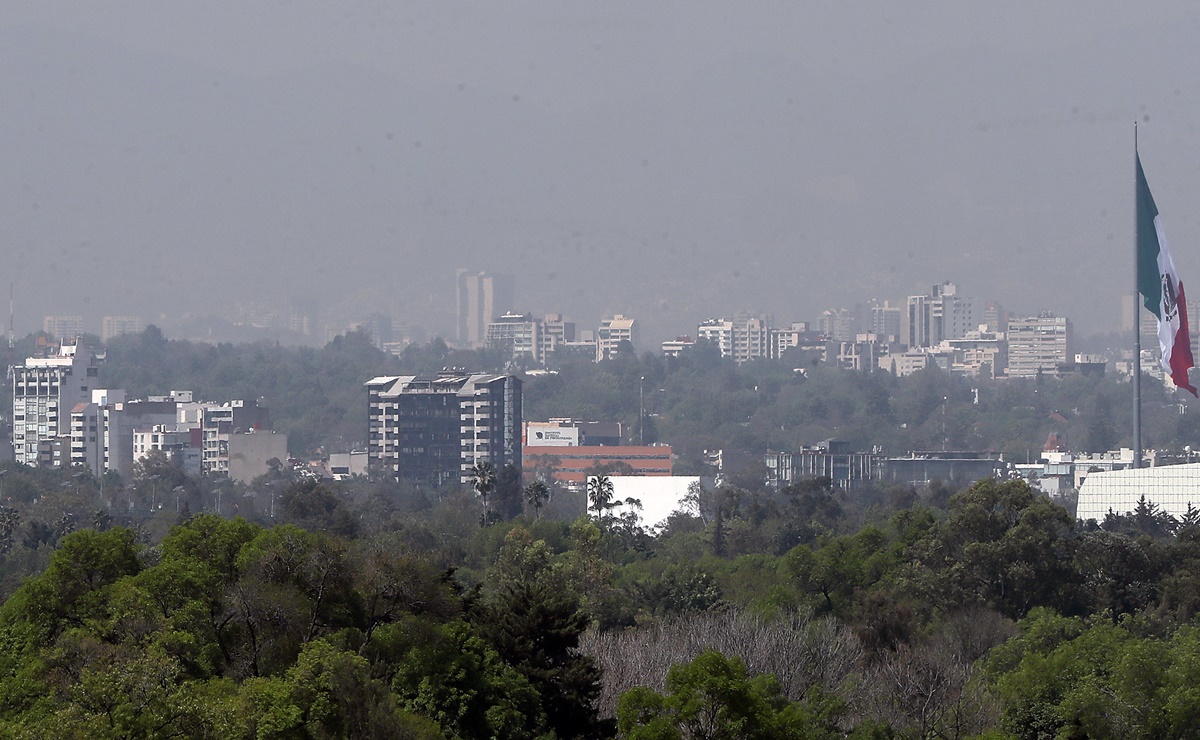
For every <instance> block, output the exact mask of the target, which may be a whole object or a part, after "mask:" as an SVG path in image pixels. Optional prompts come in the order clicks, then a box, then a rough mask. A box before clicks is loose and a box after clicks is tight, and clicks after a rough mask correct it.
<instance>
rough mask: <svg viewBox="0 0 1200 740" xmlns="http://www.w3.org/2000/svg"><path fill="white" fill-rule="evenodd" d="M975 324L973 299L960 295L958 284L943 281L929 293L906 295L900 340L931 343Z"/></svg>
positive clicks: (964, 331)
mask: <svg viewBox="0 0 1200 740" xmlns="http://www.w3.org/2000/svg"><path fill="white" fill-rule="evenodd" d="M978 328H979V327H978V326H977V325H976V324H975V311H974V302H973V301H972V300H971V299H970V298H968V297H966V296H963V295H960V294H959V292H958V286H957V285H955V284H954V283H950V282H946V283H941V284H938V285H935V286H933V288H932V289H931V290H930V291H929V295H914V296H909V298H908V312H907V315H906V317H905V321H904V323H903V324H902V326H901V327H900V329H901V337H900V341H901V342H903V343H904V344H906V345H908V346H909V347H933V346H934V345H937V344H939V343H941V342H942V341H943V340H946V339H961V338H962V337H964V336H966V334H967V332H969V331H973V330H975V329H978Z"/></svg>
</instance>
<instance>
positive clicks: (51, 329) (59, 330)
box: [42, 316, 83, 339]
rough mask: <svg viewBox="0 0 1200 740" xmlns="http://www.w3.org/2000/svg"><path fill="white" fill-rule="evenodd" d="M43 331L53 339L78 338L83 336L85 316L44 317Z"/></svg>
mask: <svg viewBox="0 0 1200 740" xmlns="http://www.w3.org/2000/svg"><path fill="white" fill-rule="evenodd" d="M42 331H44V332H46V333H47V334H49V335H50V338H51V339H77V338H78V337H81V336H83V317H82V316H46V317H45V318H43V319H42Z"/></svg>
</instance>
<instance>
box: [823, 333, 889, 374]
mask: <svg viewBox="0 0 1200 740" xmlns="http://www.w3.org/2000/svg"><path fill="white" fill-rule="evenodd" d="M837 346H838V354H837V364H838V367H840V368H842V369H843V370H855V371H859V372H865V371H871V370H877V369H879V368H880V366H882V365H885V364H886V359H885V358H887V357H890V356H891V354H892V352H893V351H899V346H892V344H891V343H890V342H888V341H887V340H886V339H884V338H881V337H879V336H878V335H876V334H859V335H857V336H856V337H855V338H854V341H851V342H837Z"/></svg>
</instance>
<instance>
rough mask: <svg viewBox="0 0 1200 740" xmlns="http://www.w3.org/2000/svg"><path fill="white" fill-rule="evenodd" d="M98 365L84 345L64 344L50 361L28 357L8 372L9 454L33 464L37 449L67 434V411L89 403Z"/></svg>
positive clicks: (21, 461)
mask: <svg viewBox="0 0 1200 740" xmlns="http://www.w3.org/2000/svg"><path fill="white" fill-rule="evenodd" d="M99 375H100V367H99V365H97V363H96V356H95V355H94V354H93V353H92V352H91V350H90V349H88V348H87V347H86V346H83V345H80V344H79V343H78V342H75V343H71V344H68V343H64V344H62V345H61V346H59V348H58V351H57V354H55V355H54V356H52V357H30V358H28V359H26V360H25V364H24V365H16V366H14V367H13V368H12V377H13V379H12V386H13V437H12V443H13V456H14V459H15V460H16V461H17V462H19V463H23V464H25V465H33V466H36V465H37V464H38V459H39V457H38V448H39V446H41V445H47V444H49V443H51V442H52V441H53V440H55V439H59V438H65V437H68V436H69V435H70V434H71V412H72V410H74V409H75V407H76V406H77V405H79V404H87V403H89V402H90V401H91V392H92V389H94V388H95V387H96V385H97V383H98V380H99Z"/></svg>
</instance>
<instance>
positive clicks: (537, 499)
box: [524, 479, 550, 519]
mask: <svg viewBox="0 0 1200 740" xmlns="http://www.w3.org/2000/svg"><path fill="white" fill-rule="evenodd" d="M524 494H525V501H526V503H528V504H529V506H530V507H531V508H532V509H533V513H534V518H535V519H541V518H542V507H543V506H545V505H546V502H547V501H549V500H550V486H548V485H546V481H544V480H541V479H538V480H534V481H532V482H530V483H529V484H528V485H526V486H525V490H524Z"/></svg>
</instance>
